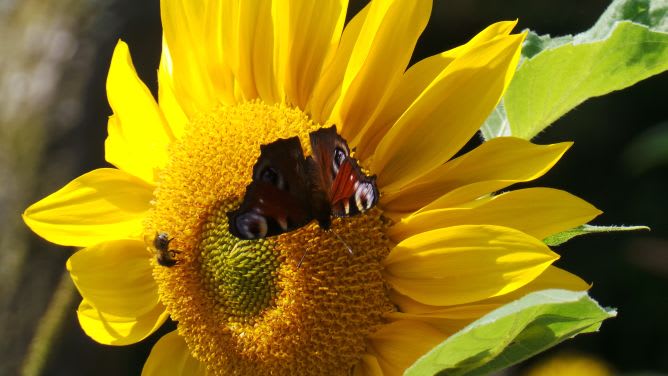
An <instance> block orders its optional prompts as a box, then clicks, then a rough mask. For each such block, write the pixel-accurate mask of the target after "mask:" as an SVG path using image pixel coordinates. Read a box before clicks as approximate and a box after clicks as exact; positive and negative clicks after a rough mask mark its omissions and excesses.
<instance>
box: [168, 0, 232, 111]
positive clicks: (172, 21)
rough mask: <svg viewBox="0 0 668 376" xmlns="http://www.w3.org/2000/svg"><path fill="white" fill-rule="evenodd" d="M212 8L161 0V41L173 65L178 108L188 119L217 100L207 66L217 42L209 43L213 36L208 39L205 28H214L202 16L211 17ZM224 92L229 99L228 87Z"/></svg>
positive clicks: (218, 47)
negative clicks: (162, 38) (166, 47)
mask: <svg viewBox="0 0 668 376" xmlns="http://www.w3.org/2000/svg"><path fill="white" fill-rule="evenodd" d="M212 7H213V5H211V4H209V3H208V2H207V3H203V2H200V1H177V0H161V1H160V12H161V18H162V26H163V32H164V39H165V41H166V45H167V46H168V50H169V56H170V57H171V62H172V64H171V68H172V69H171V71H170V76H171V79H172V85H173V89H174V92H175V93H176V98H178V100H179V104H180V106H181V108H182V109H183V111H184V112H185V113H186V115H188V116H192V115H193V114H195V113H197V112H201V111H206V110H208V109H210V108H211V107H213V106H214V105H215V104H216V103H218V100H219V98H218V97H217V95H216V90H215V88H214V83H213V82H212V80H211V76H210V75H209V67H208V66H207V65H208V63H209V56H208V54H209V53H211V54H214V55H215V54H216V53H217V52H218V51H219V50H220V43H219V44H215V43H209V40H210V39H208V38H212V37H213V36H211V37H207V31H206V27H207V26H213V25H210V23H209V22H207V21H208V20H206V17H205V16H206V15H210V14H212V9H211V8H212ZM207 10H209V13H207ZM205 20H206V21H205ZM211 32H213V30H212V31H211ZM215 32H216V33H220V32H221V31H220V29H219V30H216V31H215ZM205 42H206V43H205ZM210 50H211V51H210ZM217 68H218V69H220V70H221V72H224V71H225V70H226V69H227V67H226V66H225V65H220V66H218V67H217ZM223 91H224V89H223ZM227 91H228V96H229V97H232V94H233V91H232V89H231V88H227Z"/></svg>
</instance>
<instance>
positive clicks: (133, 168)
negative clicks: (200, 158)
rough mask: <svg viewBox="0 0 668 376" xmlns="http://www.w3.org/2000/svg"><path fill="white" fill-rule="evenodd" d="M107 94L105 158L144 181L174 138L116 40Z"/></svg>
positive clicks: (150, 179)
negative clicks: (112, 112) (109, 111)
mask: <svg viewBox="0 0 668 376" xmlns="http://www.w3.org/2000/svg"><path fill="white" fill-rule="evenodd" d="M107 97H108V99H109V105H110V106H111V109H112V110H113V111H114V115H113V116H111V117H110V118H109V124H108V127H107V129H108V132H109V136H108V137H107V140H106V141H105V144H104V147H105V158H106V159H107V162H109V163H111V164H113V165H114V166H116V167H118V168H120V169H121V170H124V171H127V172H129V173H131V174H132V175H135V176H137V177H139V178H141V179H143V180H144V181H146V182H149V183H152V182H154V181H155V172H156V169H159V168H161V167H162V166H164V164H165V162H166V161H167V145H169V143H170V142H171V141H172V140H173V139H174V135H173V134H172V133H171V130H170V129H169V126H168V125H167V122H166V120H165V118H164V117H163V115H162V112H161V111H160V108H159V107H158V104H157V103H155V99H153V96H152V95H151V92H150V91H149V90H148V88H147V87H146V85H144V83H143V82H142V81H141V80H140V79H139V77H137V72H135V68H134V66H133V65H132V60H131V58H130V51H129V50H128V46H127V45H126V44H125V43H124V42H122V41H119V42H118V44H117V45H116V48H115V49H114V55H113V57H112V58H111V67H110V68H109V75H108V76H107Z"/></svg>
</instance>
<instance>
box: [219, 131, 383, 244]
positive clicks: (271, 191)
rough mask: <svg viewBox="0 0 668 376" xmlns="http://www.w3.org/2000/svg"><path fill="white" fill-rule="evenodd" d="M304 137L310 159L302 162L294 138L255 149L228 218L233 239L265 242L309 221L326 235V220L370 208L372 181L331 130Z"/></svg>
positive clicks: (374, 199)
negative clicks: (240, 194) (248, 180)
mask: <svg viewBox="0 0 668 376" xmlns="http://www.w3.org/2000/svg"><path fill="white" fill-rule="evenodd" d="M309 138H310V142H311V149H312V151H313V155H311V156H308V157H305V156H304V152H303V150H302V147H301V143H300V142H299V139H298V138H297V137H291V138H287V139H279V140H276V141H274V142H272V143H270V144H267V145H262V146H261V147H260V157H259V158H258V160H257V162H256V163H255V165H254V166H253V177H252V181H251V183H250V184H249V185H248V186H247V187H246V193H245V195H244V198H243V201H242V203H241V205H240V206H239V208H238V209H237V210H234V211H231V212H229V213H228V219H229V228H230V232H231V233H232V234H233V235H235V236H236V237H238V238H241V239H258V238H265V237H269V236H275V235H280V234H282V233H285V232H288V231H292V230H295V229H298V228H300V227H303V226H305V225H306V224H308V223H309V222H311V221H312V220H316V221H317V222H318V225H319V226H320V227H321V228H323V229H324V230H329V229H330V227H331V223H332V216H334V217H346V216H351V215H356V214H359V213H362V212H365V211H367V210H369V209H370V208H372V207H373V206H374V205H375V204H376V202H377V201H378V189H377V188H376V182H375V176H367V175H365V174H364V173H363V172H362V170H361V168H360V167H359V165H358V164H357V161H356V160H355V159H354V158H352V157H351V156H350V149H349V148H348V144H347V143H346V141H345V140H344V139H343V138H342V137H341V136H340V135H338V134H337V132H336V127H335V126H332V127H330V128H322V129H319V130H317V131H314V132H311V134H310V137H309Z"/></svg>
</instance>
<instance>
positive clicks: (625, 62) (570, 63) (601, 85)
mask: <svg viewBox="0 0 668 376" xmlns="http://www.w3.org/2000/svg"><path fill="white" fill-rule="evenodd" d="M667 19H668V0H616V1H614V2H613V3H612V4H611V5H610V7H608V9H607V10H606V11H605V13H603V15H602V16H601V18H600V19H599V20H598V21H597V22H596V24H595V25H594V26H593V27H592V28H591V29H589V30H587V31H586V32H583V33H581V34H578V35H575V36H564V37H559V38H551V37H550V36H539V35H536V34H534V33H529V35H528V36H527V40H526V42H525V44H524V46H523V49H522V62H521V64H520V67H519V68H518V70H517V72H516V73H515V77H514V78H513V80H512V82H511V83H510V86H509V87H508V90H507V92H506V95H505V96H504V99H503V104H502V105H503V107H504V108H503V109H497V111H495V112H494V113H493V114H492V115H491V116H490V118H489V119H488V120H487V121H486V122H485V124H484V125H483V126H482V128H481V131H482V133H483V136H484V137H485V139H490V138H494V137H499V136H505V135H513V136H516V137H522V138H525V139H531V138H532V137H534V136H535V135H536V134H538V133H539V132H541V131H542V130H543V129H545V128H546V127H547V126H549V125H550V124H552V123H553V122H554V121H555V120H557V119H558V118H559V117H561V116H562V115H564V114H566V113H567V112H568V111H570V110H571V109H573V108H574V107H575V106H577V105H578V104H580V103H582V102H584V101H585V100H587V99H588V98H591V97H596V96H600V95H604V94H607V93H609V92H612V91H615V90H620V89H623V88H626V87H628V86H631V85H633V84H635V83H636V82H638V81H641V80H644V79H646V78H648V77H651V76H653V75H656V74H658V73H661V72H663V71H665V70H668V33H667V32H668V20H667ZM504 116H507V117H506V118H504Z"/></svg>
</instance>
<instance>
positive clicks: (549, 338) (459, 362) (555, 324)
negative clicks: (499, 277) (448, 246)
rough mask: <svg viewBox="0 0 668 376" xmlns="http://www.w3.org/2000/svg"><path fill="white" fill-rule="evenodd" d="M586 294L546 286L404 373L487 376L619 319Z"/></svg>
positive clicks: (468, 329)
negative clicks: (611, 320)
mask: <svg viewBox="0 0 668 376" xmlns="http://www.w3.org/2000/svg"><path fill="white" fill-rule="evenodd" d="M616 315H617V312H616V311H615V310H614V309H609V308H607V309H606V308H602V307H601V306H599V305H598V303H596V302H595V301H594V300H592V299H591V298H590V297H589V296H588V295H587V293H586V292H574V291H566V290H544V291H539V292H534V293H531V294H529V295H527V296H525V297H523V298H521V299H519V300H516V301H514V302H512V303H509V304H507V305H505V306H503V307H501V308H499V309H497V310H494V311H492V312H491V313H489V314H487V315H485V316H483V317H482V318H481V319H479V320H477V321H475V322H473V323H472V324H470V325H469V326H467V327H466V328H464V329H462V330H461V331H459V332H457V333H456V334H454V335H452V336H451V337H450V338H448V339H447V340H445V341H444V342H442V343H441V344H440V345H438V346H436V347H435V348H434V349H432V350H431V351H430V352H428V353H427V354H425V355H424V356H422V357H421V358H420V359H418V360H417V362H415V363H414V364H413V365H412V366H411V367H409V368H408V369H407V370H406V372H405V373H404V374H405V375H407V376H411V375H436V374H438V375H485V374H488V373H491V372H495V371H499V370H501V369H504V368H506V367H509V366H511V365H513V364H515V363H517V362H520V361H522V360H524V359H526V358H529V357H530V356H532V355H535V354H537V353H539V352H541V351H543V350H545V349H547V348H549V347H552V346H554V345H556V344H558V343H559V342H561V341H563V340H565V339H568V338H571V337H573V336H575V335H577V334H579V333H588V332H593V331H597V330H598V328H599V327H600V325H601V322H602V321H603V320H605V319H607V318H610V317H615V316H616Z"/></svg>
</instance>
